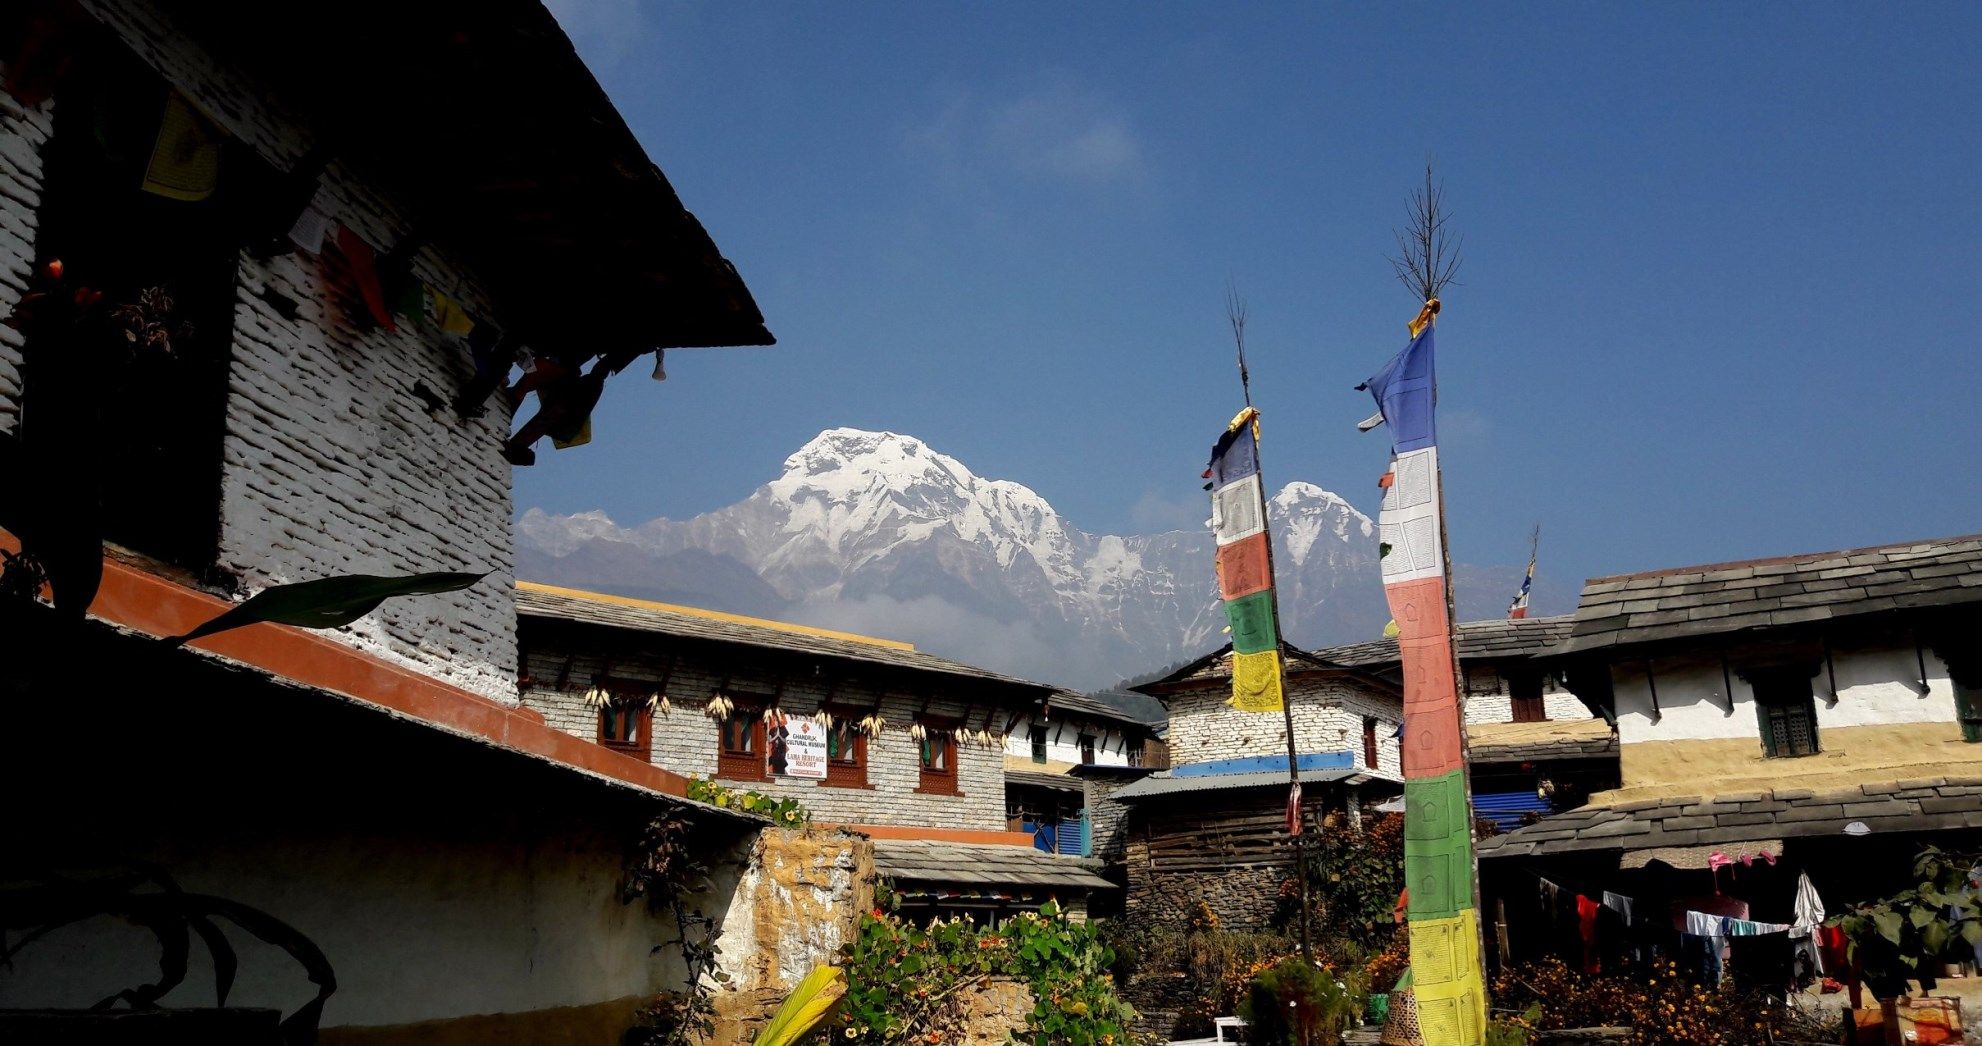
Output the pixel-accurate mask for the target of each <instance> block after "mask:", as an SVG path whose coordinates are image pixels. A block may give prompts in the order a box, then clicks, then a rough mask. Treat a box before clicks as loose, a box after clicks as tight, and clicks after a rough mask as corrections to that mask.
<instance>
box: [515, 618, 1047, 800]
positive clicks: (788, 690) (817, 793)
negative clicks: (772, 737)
mask: <svg viewBox="0 0 1982 1046" xmlns="http://www.w3.org/2000/svg"><path fill="white" fill-rule="evenodd" d="M529 629H530V626H528V625H527V624H526V626H525V630H526V645H527V646H529V647H530V649H529V650H528V653H527V662H528V664H527V668H528V671H529V675H530V678H531V679H532V680H533V682H532V685H531V686H529V687H527V688H526V689H525V691H524V693H523V703H524V704H525V705H526V706H528V707H529V708H531V709H534V710H536V711H538V712H541V713H543V716H544V720H545V722H547V723H549V724H550V725H551V726H554V727H556V728H558V729H560V730H563V731H565V732H566V733H570V734H574V735H576V736H579V737H583V738H587V739H592V738H596V737H597V736H598V730H599V727H598V714H597V713H596V712H594V711H593V710H592V709H589V708H586V707H585V702H584V692H585V690H586V689H588V688H589V687H590V685H591V680H592V678H593V676H594V675H596V674H599V673H602V672H605V671H606V670H607V669H610V671H611V675H612V678H614V679H618V680H627V681H631V682H635V683H639V684H642V685H646V684H651V685H653V686H654V687H655V688H657V689H658V688H660V686H661V680H662V677H663V676H664V675H665V676H666V678H667V685H666V691H667V695H668V700H669V703H670V704H671V705H672V706H673V711H672V712H670V713H668V714H663V715H656V716H654V717H653V724H652V730H653V735H652V736H653V743H652V751H651V756H650V758H651V759H652V761H653V763H654V765H656V766H660V767H665V768H666V769H669V770H673V771H674V772H676V773H679V774H686V775H693V776H696V777H705V778H706V777H713V776H715V774H716V769H717V758H716V757H717V754H718V746H719V744H720V736H719V734H718V730H717V725H716V723H715V721H714V720H712V719H710V718H708V717H707V716H705V715H703V714H702V706H703V705H704V704H706V703H707V702H708V700H709V696H710V695H711V694H713V693H715V692H716V691H717V690H718V689H720V688H725V687H726V688H727V692H729V693H732V694H758V695H765V696H766V697H768V696H769V695H772V694H775V693H777V692H778V686H779V680H778V679H776V678H775V677H773V676H772V675H770V674H769V673H768V672H765V671H764V670H762V669H761V668H759V667H757V666H754V665H753V664H752V663H751V662H750V661H748V660H747V658H746V657H745V656H743V655H739V656H738V657H737V659H736V660H734V661H730V662H726V663H717V662H714V661H710V660H706V659H704V660H689V659H687V658H686V657H684V658H683V659H682V660H681V661H679V662H676V663H674V664H673V666H672V668H670V667H669V665H668V662H667V660H666V659H665V657H664V655H663V654H662V653H661V651H660V650H659V649H658V647H657V648H656V650H655V652H654V653H653V654H652V655H651V656H648V657H643V658H616V659H613V660H612V661H611V663H610V664H608V662H607V661H606V660H605V659H603V658H601V657H597V656H587V655H580V656H577V657H575V658H573V659H572V660H571V661H570V664H569V666H568V670H567V664H566V654H565V652H564V651H562V650H554V649H550V648H547V647H542V645H541V644H539V643H536V642H533V641H530V640H529V639H528V636H529V634H530V632H529ZM657 642H664V640H661V639H659V637H657ZM561 676H562V678H563V679H564V680H565V681H566V682H565V686H564V688H563V689H562V690H560V689H558V688H557V685H556V684H557V681H558V679H559V678H560V677H561ZM783 686H784V690H783V697H782V698H781V699H780V705H779V707H781V708H782V709H783V710H784V711H785V712H786V713H788V714H790V715H808V714H810V713H812V712H814V711H816V710H817V709H818V707H819V703H820V702H821V700H823V699H824V698H825V697H826V696H827V693H828V690H827V684H826V683H825V682H823V681H815V680H793V679H789V678H787V679H785V680H784V681H783ZM832 696H833V700H834V703H835V705H836V707H840V708H852V709H858V710H861V711H863V712H864V711H865V710H866V709H869V708H873V707H875V706H876V705H877V704H878V706H879V708H880V710H881V715H882V717H883V718H884V719H886V720H887V724H888V725H887V729H886V730H884V731H883V732H882V734H881V736H880V737H878V738H871V739H869V740H868V742H867V787H865V788H850V787H840V786H837V785H827V784H825V783H824V782H819V781H812V780H803V779H796V778H789V777H777V778H772V779H771V780H769V781H739V782H737V784H738V785H739V786H741V787H745V788H750V789H755V790H757V791H760V792H764V793H766V794H768V795H780V796H791V797H793V798H795V799H797V800H799V801H800V802H802V803H804V804H805V806H806V808H807V809H808V810H810V811H811V813H812V817H813V820H815V821H818V822H822V823H829V824H876V825H940V826H942V827H945V828H968V829H975V830H981V831H1003V830H1004V829H1005V762H1004V753H1003V751H1002V750H1001V749H1000V748H995V747H994V748H976V747H971V746H968V745H964V744H961V743H959V744H958V745H957V788H958V792H959V793H960V794H958V795H938V794H932V793H925V792H921V791H918V788H919V786H920V781H921V750H920V747H919V746H918V745H917V743H916V742H915V740H914V739H912V738H910V737H909V735H908V727H909V725H910V724H911V723H913V722H914V721H915V717H916V715H917V714H918V713H919V712H922V711H923V709H924V704H925V699H924V698H923V697H922V696H921V695H919V694H905V693H896V692H883V691H877V690H875V689H873V688H872V687H868V686H862V685H858V684H853V683H842V684H840V685H839V686H838V687H837V688H835V689H834V690H833V691H832ZM926 703H927V711H926V714H928V715H931V716H939V717H945V718H949V719H960V718H962V717H964V715H965V714H966V713H969V715H970V718H971V722H970V726H971V727H972V728H977V727H981V726H983V725H984V723H985V721H986V717H985V706H983V705H981V704H979V705H971V704H969V703H967V702H965V701H963V700H960V699H957V698H952V697H946V696H944V694H943V693H942V691H940V690H939V691H937V692H936V693H935V694H934V695H933V696H931V697H930V698H928V699H927V702H926ZM1007 714H1008V713H1006V712H1003V711H1000V712H998V713H996V714H995V715H993V716H992V717H991V722H992V727H993V729H996V728H1000V727H1003V726H1004V721H1005V716H1006V715H1007Z"/></svg>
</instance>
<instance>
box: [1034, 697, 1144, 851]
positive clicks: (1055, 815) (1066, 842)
mask: <svg viewBox="0 0 1982 1046" xmlns="http://www.w3.org/2000/svg"><path fill="white" fill-rule="evenodd" d="M1132 696H1137V697H1139V695H1132ZM1143 700H1146V699H1143ZM1167 760H1168V757H1167V754H1166V753H1165V750H1164V747H1163V744H1162V742H1160V741H1158V740H1156V737H1155V732H1154V730H1153V729H1152V727H1151V725H1150V724H1148V723H1143V722H1139V721H1138V720H1136V719H1135V718H1134V717H1133V716H1130V715H1127V714H1125V713H1124V712H1122V711H1119V710H1118V709H1117V708H1115V707H1114V706H1113V705H1110V704H1108V703H1107V702H1106V701H1103V700H1101V699H1100V698H1099V697H1097V696H1093V695H1088V694H1082V693H1079V692H1076V691H1072V690H1057V691H1054V693H1053V694H1052V696H1051V697H1049V698H1048V699H1047V701H1046V703H1045V705H1044V706H1043V707H1042V708H1039V709H1037V710H1033V709H1028V710H1027V711H1026V713H1025V714H1024V715H1023V716H1021V717H1020V718H1019V719H1018V720H1016V721H1015V722H1014V723H1013V724H1012V728H1011V731H1010V732H1009V733H1008V734H1006V736H1005V817H1006V820H1007V822H1008V826H1009V827H1010V828H1011V829H1012V830H1013V831H1019V832H1026V833H1028V834H1030V835H1031V836H1032V838H1033V845H1034V846H1035V847H1037V848H1038V849H1040V850H1044V851H1046V852H1047V853H1058V854H1063V855H1069V856H1078V857H1093V856H1097V850H1096V847H1095V845H1094V839H1095V832H1096V826H1095V824H1094V818H1095V816H1096V815H1097V814H1102V811H1101V808H1102V807H1104V806H1106V807H1108V813H1113V812H1114V811H1115V810H1117V809H1119V808H1118V807H1115V806H1114V805H1113V804H1103V803H1101V802H1100V801H1099V800H1100V799H1101V798H1102V797H1105V796H1106V795H1107V794H1108V793H1109V792H1110V791H1111V790H1112V789H1111V787H1110V785H1111V783H1114V782H1123V783H1126V782H1127V781H1132V780H1134V779H1136V778H1139V777H1141V776H1143V774H1145V773H1147V772H1149V771H1150V770H1154V769H1162V768H1163V767H1164V766H1166V765H1168V763H1167ZM1091 795H1092V797H1093V801H1090V796H1091ZM1102 816H1104V817H1106V816H1107V815H1106V814H1102ZM1111 829H1112V825H1111V824H1109V823H1103V824H1102V825H1101V827H1100V832H1101V833H1102V834H1103V835H1104V836H1106V835H1108V833H1109V832H1110V831H1111ZM1102 849H1103V850H1105V849H1106V847H1105V846H1104V847H1103V848H1102Z"/></svg>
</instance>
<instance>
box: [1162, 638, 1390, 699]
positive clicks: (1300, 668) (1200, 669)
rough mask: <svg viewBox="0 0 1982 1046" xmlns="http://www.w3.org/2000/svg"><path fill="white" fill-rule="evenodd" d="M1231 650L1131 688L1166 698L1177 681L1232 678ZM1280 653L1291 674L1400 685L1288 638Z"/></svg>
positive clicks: (1222, 649)
mask: <svg viewBox="0 0 1982 1046" xmlns="http://www.w3.org/2000/svg"><path fill="white" fill-rule="evenodd" d="M1385 642H1388V643H1389V644H1390V647H1391V649H1392V650H1393V651H1394V650H1396V648H1397V642H1396V641H1395V640H1385ZM1231 652H1232V644H1230V643H1226V644H1224V645H1223V646H1221V647H1219V648H1218V649H1216V650H1213V651H1212V652H1211V653H1209V654H1206V655H1204V656H1203V657H1200V658H1198V659H1197V660H1195V661H1192V662H1189V663H1188V664H1185V665H1184V666H1183V667H1181V668H1179V669H1177V670H1176V671H1174V672H1171V673H1170V674H1168V675H1166V676H1163V677H1161V678H1159V679H1152V680H1150V681H1148V682H1146V683H1137V684H1136V685H1134V686H1133V687H1130V689H1131V690H1134V691H1135V692H1136V693H1139V694H1151V695H1153V696H1155V697H1156V699H1157V700H1159V701H1161V700H1163V694H1164V692H1165V691H1167V690H1169V689H1170V688H1172V687H1173V686H1174V685H1175V684H1179V683H1184V684H1189V683H1204V682H1212V681H1215V680H1220V679H1230V678H1232V662H1231V660H1230V658H1228V657H1227V656H1226V655H1228V654H1230V653H1231ZM1280 656H1281V657H1282V658H1283V659H1284V662H1285V665H1286V671H1287V672H1288V674H1290V675H1291V674H1295V673H1301V672H1317V671H1318V672H1346V673H1348V674H1350V675H1353V676H1359V677H1361V678H1363V679H1367V680H1369V681H1371V682H1373V683H1375V684H1377V685H1378V686H1382V687H1389V688H1391V689H1395V688H1396V686H1397V683H1396V681H1395V680H1390V679H1385V678H1384V677H1382V676H1380V675H1378V674H1376V673H1375V672H1373V671H1370V670H1369V669H1367V668H1364V667H1363V666H1361V665H1351V664H1344V663H1342V662H1340V661H1336V660H1333V659H1332V658H1329V657H1326V656H1323V655H1322V654H1319V653H1314V652H1312V651H1307V650H1302V649H1301V648H1300V647H1297V646H1295V645H1294V644H1292V643H1289V642H1287V641H1285V640H1282V641H1281V643H1280ZM1394 659H1395V658H1394V657H1393V660H1394Z"/></svg>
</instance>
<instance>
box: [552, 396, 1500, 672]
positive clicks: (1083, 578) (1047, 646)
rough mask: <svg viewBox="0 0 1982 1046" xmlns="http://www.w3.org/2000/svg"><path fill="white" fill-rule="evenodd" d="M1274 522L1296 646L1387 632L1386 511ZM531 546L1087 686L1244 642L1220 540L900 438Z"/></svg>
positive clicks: (1302, 507)
mask: <svg viewBox="0 0 1982 1046" xmlns="http://www.w3.org/2000/svg"><path fill="white" fill-rule="evenodd" d="M1208 512H1209V506H1208V505H1207V514H1208ZM1268 517H1269V520H1270V523H1271V529H1272V536H1273V545H1274V556H1275V568H1276V574H1277V582H1278V587H1279V591H1280V609H1281V616H1282V619H1283V625H1282V629H1283V632H1284V634H1285V635H1286V636H1287V637H1288V639H1290V640H1291V641H1292V642H1294V643H1297V644H1300V645H1303V646H1326V645H1329V644H1332V643H1340V642H1354V641H1360V640H1364V639H1369V638H1372V637H1374V636H1375V635H1376V634H1377V633H1378V631H1379V630H1380V629H1381V628H1382V626H1383V623H1384V621H1385V620H1386V619H1387V617H1388V615H1387V614H1386V613H1385V610H1384V603H1383V594H1382V588H1381V583H1380V581H1379V580H1378V573H1377V567H1376V537H1375V526H1374V524H1372V523H1371V521H1370V519H1369V518H1368V517H1367V516H1364V515H1363V514H1362V513H1360V512H1358V511H1356V509H1355V508H1354V507H1353V506H1351V505H1350V504H1349V503H1348V502H1346V501H1344V500H1343V499H1341V498H1340V497H1337V496H1336V495H1334V494H1332V493H1330V492H1328V491H1326V490H1323V489H1321V488H1320V487H1317V486H1315V485H1313V484H1311V483H1289V484H1287V485H1286V486H1284V487H1282V488H1281V489H1280V490H1279V491H1278V492H1277V493H1275V494H1274V495H1273V497H1272V498H1271V499H1270V500H1269V504H1268ZM516 536H517V546H518V562H517V574H518V576H519V577H522V578H525V579H528V580H534V581H544V582H548V583H552V584H563V585H571V586H574V587H580V588H592V589H600V590H604V591H610V592H614V593H618V594H622V595H630V596H638V597H644V598H651V599H658V600H662V601H666V602H674V603H685V604H689V605H694V606H700V607H706V608H709V609H715V610H726V611H731V612H735V613H745V614H753V615H757V616H765V617H773V618H780V619H783V620H789V621H796V622H801V623H806V624H814V625H821V626H827V627H832V628H837V629H844V630H848V631H854V632H863V633H868V634H873V635H880V636H886V637H889V638H894V639H902V640H906V641H909V642H913V643H915V644H916V645H917V646H918V647H920V648H921V649H924V650H927V651H929V652H931V653H936V654H941V655H943V656H946V657H952V658H956V659H958V660H961V661H966V662H970V663H972V664H978V665H983V666H984V667H987V668H993V669H997V670H1000V671H1005V672H1010V673H1013V674H1016V675H1021V676H1025V677H1028V678H1033V679H1039V680H1042V681H1048V682H1054V683H1059V684H1062V685H1068V686H1077V687H1095V686H1102V685H1105V684H1107V683H1109V682H1111V681H1113V680H1116V679H1120V678H1123V677H1126V676H1131V675H1134V674H1137V673H1139V672H1145V671H1148V670H1149V669H1151V668H1154V667H1158V666H1161V665H1164V664H1168V663H1171V662H1175V661H1178V660H1180V659H1183V658H1187V657H1191V656H1195V655H1197V654H1201V653H1204V652H1206V651H1209V650H1211V649H1214V648H1216V647H1217V646H1219V645H1220V644H1221V643H1223V642H1224V635H1223V628H1224V625H1225V622H1224V615H1223V613H1222V611H1221V609H1220V607H1219V601H1218V589H1217V580H1216V578H1215V576H1214V574H1213V565H1212V564H1213V552H1214V548H1215V546H1214V544H1213V541H1212V537H1211V534H1210V532H1209V530H1197V531H1173V532H1169V533H1162V534H1148V535H1114V534H1089V533H1087V532H1085V531H1082V530H1080V529H1078V528H1076V527H1074V526H1073V525H1072V524H1070V523H1068V522H1067V521H1066V520H1065V519H1063V518H1061V516H1060V515H1059V514H1058V513H1057V512H1055V511H1054V510H1053V506H1052V505H1050V504H1048V503H1047V501H1046V499H1045V498H1043V497H1041V496H1039V494H1037V493H1035V492H1034V491H1032V490H1031V489H1030V488H1028V487H1026V486H1024V485H1022V484H1019V483H1015V482H1012V481H1010V480H997V479H985V478H983V477H980V476H978V475H976V474H975V473H973V472H971V471H970V469H969V468H967V467H965V466H964V465H963V463H962V462H960V461H958V460H957V459H955V458H952V457H950V456H948V455H946V454H941V453H938V452H937V451H935V450H933V449H931V448H930V447H929V446H928V445H927V444H925V443H923V442H922V441H921V440H919V439H916V438H915V437H913V436H905V435H899V434H896V433H891V432H866V431H862V430H859V429H848V428H840V429H829V430H827V431H825V432H822V433H820V434H819V435H818V436H817V437H815V438H814V439H812V440H811V441H810V442H808V443H806V444H805V446H803V447H801V448H799V449H798V451H797V452H796V453H794V454H792V455H791V456H790V457H789V458H787V459H785V464H784V472H783V474H782V475H780V476H778V477H777V478H776V479H774V480H772V481H771V482H769V483H767V484H765V485H764V486H762V487H759V488H758V489H757V490H756V491H755V492H753V493H752V494H751V495H750V496H749V497H747V498H745V499H744V500H742V501H740V502H737V503H736V504H734V505H730V506H728V507H725V508H720V509H717V510H715V511H713V512H706V513H703V514H702V515H699V516H696V517H694V518H693V519H688V520H681V521H677V520H669V519H654V520H650V521H648V522H645V523H641V524H639V525H637V526H631V527H626V526H621V525H620V524H618V523H616V522H614V521H613V520H612V519H611V518H609V517H608V516H606V515H605V514H604V513H603V512H583V513H578V514H575V515H568V516H556V515H551V514H549V513H546V512H544V511H542V510H540V509H535V508H533V509H530V510H528V511H526V512H524V513H523V515H522V516H521V517H520V518H519V519H518V520H517V523H516ZM1516 580H1517V583H1518V575H1517V578H1516ZM1508 591H1509V594H1511V592H1512V589H1511V588H1510V589H1509V590H1508ZM1502 605H1503V607H1504V603H1503V604H1502Z"/></svg>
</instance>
